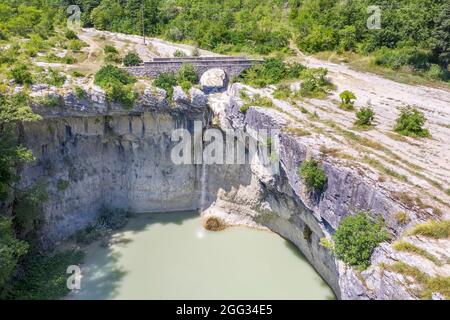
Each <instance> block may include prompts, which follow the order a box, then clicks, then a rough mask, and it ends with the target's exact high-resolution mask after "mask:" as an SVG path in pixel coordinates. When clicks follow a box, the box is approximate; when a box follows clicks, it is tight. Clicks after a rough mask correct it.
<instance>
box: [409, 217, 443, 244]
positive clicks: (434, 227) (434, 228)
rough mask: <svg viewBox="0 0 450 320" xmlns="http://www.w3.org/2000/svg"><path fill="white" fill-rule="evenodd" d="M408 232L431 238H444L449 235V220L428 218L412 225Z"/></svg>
mask: <svg viewBox="0 0 450 320" xmlns="http://www.w3.org/2000/svg"><path fill="white" fill-rule="evenodd" d="M408 234H409V235H421V236H424V237H428V238H433V239H446V238H448V237H450V220H443V221H438V220H430V221H428V222H425V223H422V224H418V225H416V226H414V228H413V229H412V230H411V231H410V232H408Z"/></svg>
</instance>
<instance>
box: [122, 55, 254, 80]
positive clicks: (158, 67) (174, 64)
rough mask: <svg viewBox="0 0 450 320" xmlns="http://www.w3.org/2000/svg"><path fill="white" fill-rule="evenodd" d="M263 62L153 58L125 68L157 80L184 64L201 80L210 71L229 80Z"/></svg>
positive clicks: (206, 58)
mask: <svg viewBox="0 0 450 320" xmlns="http://www.w3.org/2000/svg"><path fill="white" fill-rule="evenodd" d="M262 62H263V60H254V59H247V58H244V57H186V58H153V60H152V61H149V62H144V63H143V64H141V65H139V66H135V67H125V68H124V69H125V70H127V71H128V72H130V73H131V74H133V75H135V76H139V77H150V78H156V77H157V76H158V75H159V74H161V73H170V72H172V73H176V72H177V71H178V70H179V69H180V68H181V66H182V65H183V64H191V65H192V66H193V67H194V69H195V70H196V71H197V75H198V76H199V78H200V77H201V76H202V74H203V73H205V72H206V71H208V70H210V69H216V68H217V69H222V70H223V71H224V72H225V73H226V75H227V77H228V79H232V78H233V77H235V76H238V75H240V74H241V72H242V71H244V70H245V69H248V68H250V67H252V66H253V65H254V64H259V63H262Z"/></svg>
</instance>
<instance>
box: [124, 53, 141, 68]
mask: <svg viewBox="0 0 450 320" xmlns="http://www.w3.org/2000/svg"><path fill="white" fill-rule="evenodd" d="M141 63H142V59H141V58H140V57H139V55H138V54H137V53H136V52H129V53H127V55H126V56H125V57H124V58H123V64H124V65H125V66H127V67H132V66H138V65H140V64H141Z"/></svg>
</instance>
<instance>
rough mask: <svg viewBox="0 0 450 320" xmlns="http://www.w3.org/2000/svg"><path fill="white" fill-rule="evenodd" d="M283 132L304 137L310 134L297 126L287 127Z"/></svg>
mask: <svg viewBox="0 0 450 320" xmlns="http://www.w3.org/2000/svg"><path fill="white" fill-rule="evenodd" d="M285 132H287V133H290V134H293V135H295V136H298V137H304V136H309V135H311V133H310V132H308V131H306V130H305V129H302V128H299V127H287V128H286V129H285Z"/></svg>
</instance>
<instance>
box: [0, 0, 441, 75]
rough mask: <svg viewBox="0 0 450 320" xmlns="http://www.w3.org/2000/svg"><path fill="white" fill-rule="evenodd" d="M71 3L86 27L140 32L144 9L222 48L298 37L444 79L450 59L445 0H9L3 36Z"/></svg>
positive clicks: (163, 30) (279, 45) (152, 23)
mask: <svg viewBox="0 0 450 320" xmlns="http://www.w3.org/2000/svg"><path fill="white" fill-rule="evenodd" d="M24 3H25V4H27V5H26V6H24V5H21V4H24ZM73 4H76V5H78V6H79V7H80V9H81V19H82V24H83V26H85V27H95V28H97V29H101V30H109V31H116V32H124V33H132V34H140V33H142V28H143V26H142V19H141V15H142V13H143V16H144V29H145V32H146V33H147V34H148V35H153V36H160V37H164V38H167V39H169V40H172V41H185V42H191V43H195V44H197V45H198V46H199V47H202V48H205V49H210V50H214V51H216V52H220V53H233V52H246V53H254V54H270V53H274V52H289V44H290V42H291V41H293V43H295V44H296V45H297V46H298V47H299V48H300V49H301V50H303V51H305V52H308V53H315V52H320V51H337V52H345V51H353V52H356V53H358V54H362V55H369V54H370V55H373V56H374V57H375V62H376V63H377V64H380V65H384V66H387V67H390V68H393V69H398V68H400V67H402V66H409V67H412V68H413V69H414V70H416V71H430V69H431V72H434V76H435V77H441V78H442V77H444V76H445V73H446V70H447V67H448V64H449V61H450V2H449V1H448V0H402V1H394V0H346V1H337V0H266V1H259V0H70V1H69V0H62V1H57V0H49V1H44V0H29V1H23V0H7V1H3V2H2V4H1V5H0V17H1V18H2V19H1V21H2V23H1V24H0V38H3V39H4V38H6V37H7V36H8V34H19V35H25V34H30V33H38V34H40V35H43V36H46V35H47V34H48V32H50V31H51V30H52V28H53V21H54V20H55V19H56V18H58V19H60V20H61V19H64V16H67V14H66V13H65V9H66V8H67V6H68V5H73ZM371 6H378V7H379V10H380V11H379V17H380V28H375V29H373V28H368V27H367V24H368V21H370V19H373V16H374V11H373V10H371V9H370V7H371ZM51 8H52V9H51ZM141 9H143V11H142V10H141Z"/></svg>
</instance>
